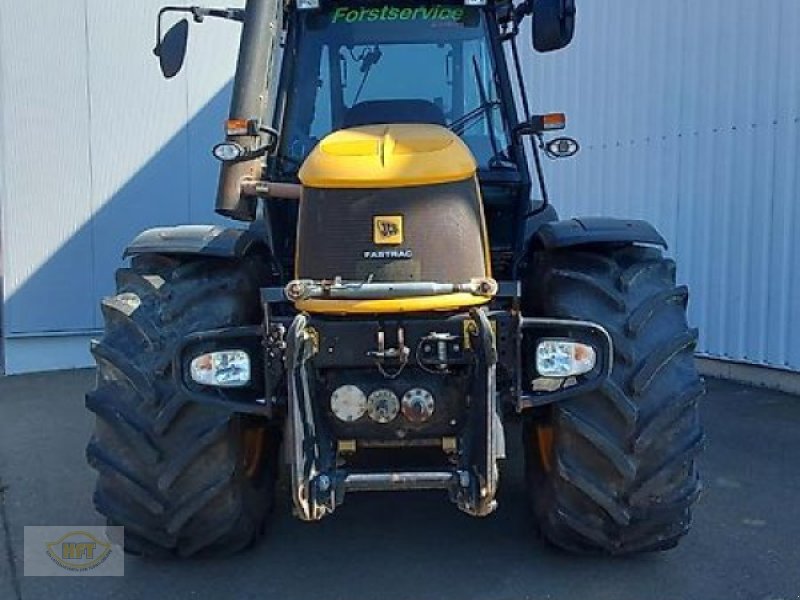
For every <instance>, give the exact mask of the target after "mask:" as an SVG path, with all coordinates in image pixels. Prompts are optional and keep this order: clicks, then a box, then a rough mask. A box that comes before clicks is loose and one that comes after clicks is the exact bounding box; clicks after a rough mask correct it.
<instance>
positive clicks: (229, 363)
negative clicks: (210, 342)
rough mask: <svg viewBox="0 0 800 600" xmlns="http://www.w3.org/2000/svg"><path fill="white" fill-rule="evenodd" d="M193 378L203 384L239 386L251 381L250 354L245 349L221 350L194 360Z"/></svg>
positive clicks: (192, 365) (192, 367)
mask: <svg viewBox="0 0 800 600" xmlns="http://www.w3.org/2000/svg"><path fill="white" fill-rule="evenodd" d="M190 374H191V377H192V380H194V381H196V382H197V383H199V384H202V385H210V386H214V387H221V388H237V387H243V386H246V385H247V384H248V383H250V356H248V354H247V352H245V351H244V350H221V351H219V352H209V353H207V354H201V355H200V356H198V357H197V358H195V359H194V360H192V363H191V366H190Z"/></svg>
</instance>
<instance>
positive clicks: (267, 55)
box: [216, 0, 283, 221]
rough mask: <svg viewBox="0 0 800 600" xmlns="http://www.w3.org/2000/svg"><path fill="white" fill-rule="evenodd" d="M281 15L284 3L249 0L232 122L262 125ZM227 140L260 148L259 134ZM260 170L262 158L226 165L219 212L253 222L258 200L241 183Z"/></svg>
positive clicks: (256, 177)
mask: <svg viewBox="0 0 800 600" xmlns="http://www.w3.org/2000/svg"><path fill="white" fill-rule="evenodd" d="M282 12H283V2H282V0H247V6H246V8H245V19H244V26H243V28H242V37H241V41H240V43H239V59H238V61H237V64H236V78H235V79H234V84H233V98H232V100H231V110H230V118H231V119H242V120H246V121H248V122H250V123H260V122H261V119H262V118H263V116H264V109H265V107H266V105H267V93H268V90H267V84H268V82H267V77H268V71H269V67H270V65H271V64H272V56H273V53H274V52H275V48H276V47H277V43H278V40H279V39H280V35H281V22H282V19H281V17H282ZM226 139H227V140H228V141H231V142H236V143H237V144H239V145H241V146H242V147H243V148H247V149H256V148H258V147H259V146H260V145H261V136H260V134H259V132H258V131H248V132H247V133H246V134H244V135H228V136H227V137H226ZM261 169H262V159H261V158H260V157H259V158H255V159H253V160H247V161H242V162H236V163H223V165H222V168H221V169H220V176H219V189H218V190H217V206H216V211H217V213H219V214H221V215H223V216H225V217H229V218H231V219H236V220H239V221H253V220H254V219H255V218H256V202H257V198H256V197H255V196H248V195H245V194H243V193H242V182H243V181H245V180H251V181H258V180H259V179H260V178H261Z"/></svg>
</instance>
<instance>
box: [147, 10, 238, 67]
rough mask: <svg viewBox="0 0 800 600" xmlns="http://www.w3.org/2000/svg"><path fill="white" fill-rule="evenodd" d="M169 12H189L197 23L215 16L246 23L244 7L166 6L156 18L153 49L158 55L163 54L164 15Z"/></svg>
mask: <svg viewBox="0 0 800 600" xmlns="http://www.w3.org/2000/svg"><path fill="white" fill-rule="evenodd" d="M167 13H189V14H191V15H192V18H193V19H194V22H195V23H202V22H203V21H204V20H205V18H206V17H214V18H217V19H227V20H228V21H236V22H238V23H244V9H243V8H203V7H201V6H165V7H163V8H162V9H161V10H159V11H158V18H157V19H156V46H155V48H154V49H153V54H155V55H156V56H160V55H161V35H162V33H163V21H164V15H166V14H167Z"/></svg>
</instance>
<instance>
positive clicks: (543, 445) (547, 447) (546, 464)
mask: <svg viewBox="0 0 800 600" xmlns="http://www.w3.org/2000/svg"><path fill="white" fill-rule="evenodd" d="M536 442H537V444H538V446H539V460H540V462H541V464H542V468H543V469H544V471H545V472H546V473H549V472H550V471H551V470H552V468H553V428H552V427H551V426H544V425H537V426H536Z"/></svg>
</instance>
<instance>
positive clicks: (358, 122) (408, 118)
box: [343, 99, 447, 129]
mask: <svg viewBox="0 0 800 600" xmlns="http://www.w3.org/2000/svg"><path fill="white" fill-rule="evenodd" d="M386 123H401V124H405V123H423V124H427V125H441V126H442V127H445V126H446V125H447V120H446V119H445V116H444V111H442V109H441V108H439V106H437V105H436V104H434V103H433V102H431V101H430V100H421V99H420V100H415V99H412V100H367V101H365V102H359V103H358V104H354V105H353V106H352V107H350V108H349V109H348V110H347V112H346V113H345V114H344V123H343V125H344V128H345V129H349V128H351V127H361V126H366V125H383V124H386Z"/></svg>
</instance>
